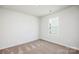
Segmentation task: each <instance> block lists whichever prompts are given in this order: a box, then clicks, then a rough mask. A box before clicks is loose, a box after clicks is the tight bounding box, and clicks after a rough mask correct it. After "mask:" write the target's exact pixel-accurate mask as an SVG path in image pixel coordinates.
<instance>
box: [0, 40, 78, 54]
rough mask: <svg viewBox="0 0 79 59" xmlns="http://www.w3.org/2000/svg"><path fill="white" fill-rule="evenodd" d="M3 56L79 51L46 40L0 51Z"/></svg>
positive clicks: (74, 52) (73, 52)
mask: <svg viewBox="0 0 79 59" xmlns="http://www.w3.org/2000/svg"><path fill="white" fill-rule="evenodd" d="M0 53H1V54H77V53H79V51H77V50H74V49H71V48H67V47H64V46H61V45H58V44H55V43H51V42H48V41H44V40H41V39H39V40H36V41H33V42H30V43H25V44H22V45H18V46H15V47H11V48H6V49H3V50H0Z"/></svg>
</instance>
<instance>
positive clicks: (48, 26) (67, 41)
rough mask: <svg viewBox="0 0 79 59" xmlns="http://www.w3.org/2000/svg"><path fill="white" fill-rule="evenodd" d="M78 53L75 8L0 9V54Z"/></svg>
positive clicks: (77, 8) (78, 17)
mask: <svg viewBox="0 0 79 59" xmlns="http://www.w3.org/2000/svg"><path fill="white" fill-rule="evenodd" d="M78 53H79V6H78V5H0V54H78Z"/></svg>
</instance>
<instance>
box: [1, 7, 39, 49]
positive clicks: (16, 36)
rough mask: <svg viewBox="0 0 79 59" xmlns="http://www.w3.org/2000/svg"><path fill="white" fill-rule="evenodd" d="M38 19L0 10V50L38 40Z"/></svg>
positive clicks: (7, 10)
mask: <svg viewBox="0 0 79 59" xmlns="http://www.w3.org/2000/svg"><path fill="white" fill-rule="evenodd" d="M38 22H39V21H38V18H36V17H34V16H30V15H26V14H23V13H20V12H17V11H12V10H9V9H4V8H0V49H1V48H7V47H11V46H15V45H18V44H22V43H26V42H29V41H33V40H36V39H38V29H39V27H38V26H39V24H38Z"/></svg>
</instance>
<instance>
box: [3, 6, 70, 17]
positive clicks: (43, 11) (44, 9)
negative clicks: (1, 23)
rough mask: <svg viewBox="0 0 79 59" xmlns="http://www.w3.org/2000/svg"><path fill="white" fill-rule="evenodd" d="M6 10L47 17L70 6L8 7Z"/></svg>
mask: <svg viewBox="0 0 79 59" xmlns="http://www.w3.org/2000/svg"><path fill="white" fill-rule="evenodd" d="M2 7H4V8H8V9H13V10H16V11H19V12H23V13H26V14H30V15H33V16H45V15H48V14H51V13H53V12H56V11H58V10H62V9H64V8H67V7H69V6H68V5H6V6H2Z"/></svg>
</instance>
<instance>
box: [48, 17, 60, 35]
mask: <svg viewBox="0 0 79 59" xmlns="http://www.w3.org/2000/svg"><path fill="white" fill-rule="evenodd" d="M48 25H49V26H48V27H49V34H55V33H56V32H57V30H58V25H59V18H58V17H54V18H50V19H49V24H48Z"/></svg>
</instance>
